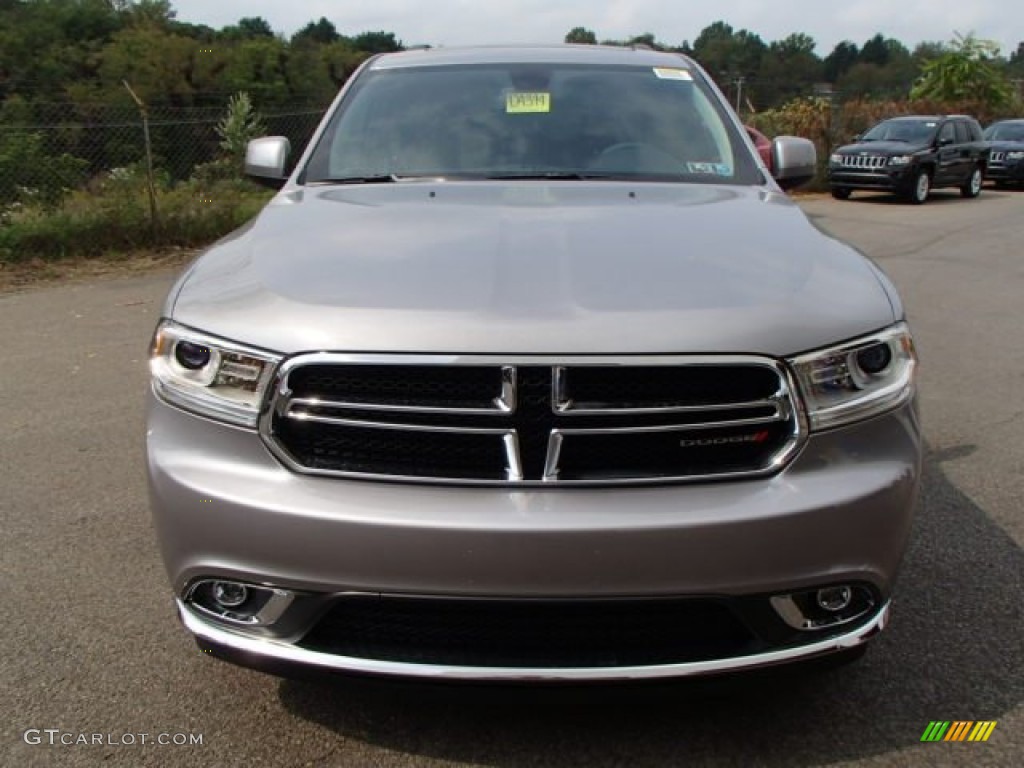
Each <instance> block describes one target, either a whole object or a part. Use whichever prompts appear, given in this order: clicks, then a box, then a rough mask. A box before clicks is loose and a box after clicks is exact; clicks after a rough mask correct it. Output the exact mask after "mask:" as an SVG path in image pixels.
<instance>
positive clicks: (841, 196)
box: [832, 187, 853, 200]
mask: <svg viewBox="0 0 1024 768" xmlns="http://www.w3.org/2000/svg"><path fill="white" fill-rule="evenodd" d="M852 192H853V190H851V189H847V188H846V187H832V197H834V198H835V199H836V200H849V199H850V195H851V194H852Z"/></svg>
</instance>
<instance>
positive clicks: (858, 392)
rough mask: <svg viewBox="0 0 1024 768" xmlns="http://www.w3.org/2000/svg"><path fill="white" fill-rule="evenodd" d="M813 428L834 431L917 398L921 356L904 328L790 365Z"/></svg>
mask: <svg viewBox="0 0 1024 768" xmlns="http://www.w3.org/2000/svg"><path fill="white" fill-rule="evenodd" d="M790 363H791V364H792V365H793V368H794V370H795V371H796V375H797V380H798V381H799V382H800V389H801V391H802V393H803V396H804V402H805V403H806V405H807V415H808V418H809V419H810V424H811V429H829V428H832V427H838V426H842V425H843V424H849V423H850V422H854V421H860V420H862V419H867V418H870V417H872V416H877V415H878V414H880V413H884V412H885V411H888V410H891V409H893V408H896V407H897V406H899V405H902V404H903V403H905V402H907V400H909V399H910V398H911V397H912V396H913V394H914V379H915V369H916V368H917V355H916V353H915V352H914V341H913V339H912V338H911V336H910V330H909V329H908V328H907V326H906V325H905V324H904V323H899V324H898V325H894V326H893V327H891V328H888V329H886V330H884V331H880V332H879V333H876V334H872V335H871V336H866V337H864V338H861V339H857V340H856V341H851V342H848V343H846V344H842V345H840V346H836V347H832V348H831V349H823V350H820V351H818V352H811V353H810V354H806V355H801V356H800V357H797V358H794V359H793V360H791V361H790Z"/></svg>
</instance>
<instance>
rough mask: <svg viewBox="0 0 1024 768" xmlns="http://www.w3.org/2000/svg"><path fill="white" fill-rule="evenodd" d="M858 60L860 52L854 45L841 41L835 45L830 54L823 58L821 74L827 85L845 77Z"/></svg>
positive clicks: (847, 41)
mask: <svg viewBox="0 0 1024 768" xmlns="http://www.w3.org/2000/svg"><path fill="white" fill-rule="evenodd" d="M859 58H860V50H859V49H858V48H857V44H856V43H852V42H850V41H849V40H843V42H841V43H838V44H836V47H835V48H833V49H832V53H830V54H829V55H828V56H826V57H825V61H824V63H823V64H824V66H823V68H822V73H823V74H824V76H825V80H826V81H827V82H829V83H834V82H836V81H838V80H839V78H840V77H842V76H843V75H845V74H846V73H847V72H848V71H849V69H850V68H851V67H852V66H853V65H854V64H856V63H857V61H858V59H859Z"/></svg>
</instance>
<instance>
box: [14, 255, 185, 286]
mask: <svg viewBox="0 0 1024 768" xmlns="http://www.w3.org/2000/svg"><path fill="white" fill-rule="evenodd" d="M197 253H198V251H197V250H191V249H180V248H179V249H173V250H166V251H142V252H138V253H132V254H127V255H125V254H119V255H110V256H104V257H101V258H91V259H65V260H61V261H43V260H42V259H35V260H30V261H25V262H19V263H17V264H8V263H3V262H0V293H11V292H13V291H19V290H24V289H26V288H34V287H38V286H40V285H44V284H46V283H57V282H60V283H72V282H82V281H85V280H92V279H94V278H97V277H126V276H130V275H141V274H146V273H148V272H155V271H158V270H161V269H173V268H180V267H184V266H185V265H186V264H188V262H189V261H191V260H192V259H193V258H194V257H195V255H196V254H197Z"/></svg>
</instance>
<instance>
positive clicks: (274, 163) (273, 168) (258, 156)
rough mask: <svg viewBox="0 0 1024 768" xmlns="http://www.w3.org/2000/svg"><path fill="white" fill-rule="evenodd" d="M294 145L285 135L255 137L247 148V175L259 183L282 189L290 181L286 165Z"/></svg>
mask: <svg viewBox="0 0 1024 768" xmlns="http://www.w3.org/2000/svg"><path fill="white" fill-rule="evenodd" d="M291 151H292V145H291V142H290V141H288V139H287V138H285V137H284V136H265V137H264V138H262V139H253V140H252V141H250V142H249V144H248V146H246V148H245V175H246V176H251V177H252V179H253V180H254V181H255V182H257V183H258V184H262V185H263V186H265V187H271V188H272V189H280V188H281V187H283V186H284V183H285V182H286V181H288V174H287V173H286V172H285V167H286V166H287V163H288V155H290V154H291Z"/></svg>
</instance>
